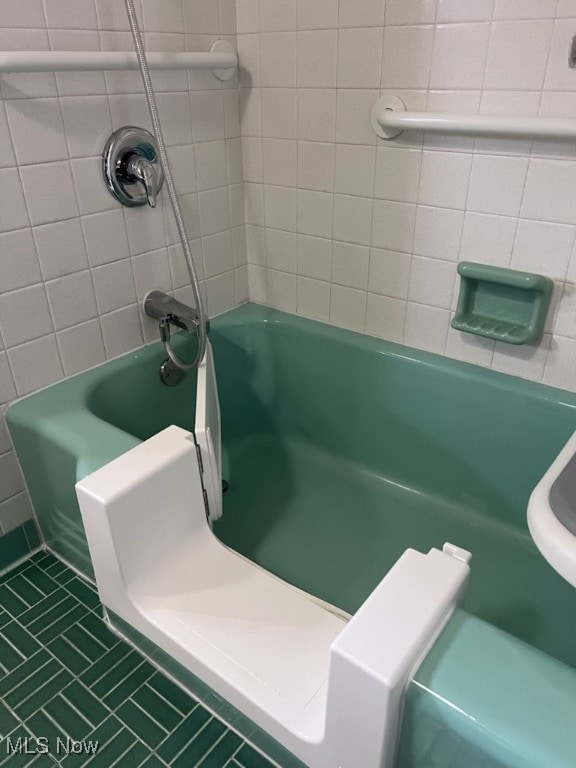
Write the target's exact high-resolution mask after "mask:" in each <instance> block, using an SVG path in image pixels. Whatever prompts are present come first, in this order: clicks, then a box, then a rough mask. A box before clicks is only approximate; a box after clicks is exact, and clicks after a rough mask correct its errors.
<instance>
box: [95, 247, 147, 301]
mask: <svg viewBox="0 0 576 768" xmlns="http://www.w3.org/2000/svg"><path fill="white" fill-rule="evenodd" d="M92 280H93V282H94V292H95V293H96V301H97V302H98V312H99V313H100V314H105V313H106V312H112V311H114V310H115V309H120V308H121V307H125V306H127V305H129V304H134V303H135V302H136V301H137V300H139V299H142V298H143V296H136V290H135V288H134V276H133V273H132V265H131V262H130V259H124V260H123V261H116V262H114V263H112V264H105V265H104V266H102V267H94V269H93V270H92Z"/></svg>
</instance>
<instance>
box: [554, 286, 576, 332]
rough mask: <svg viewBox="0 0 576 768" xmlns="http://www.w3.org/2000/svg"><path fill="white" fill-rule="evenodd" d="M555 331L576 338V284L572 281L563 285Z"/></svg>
mask: <svg viewBox="0 0 576 768" xmlns="http://www.w3.org/2000/svg"><path fill="white" fill-rule="evenodd" d="M554 333H555V334H558V335H559V336H568V337H570V338H576V285H574V283H572V282H569V283H565V284H564V286H563V289H562V298H561V301H560V306H559V308H558V314H557V316H556V322H555V324H554Z"/></svg>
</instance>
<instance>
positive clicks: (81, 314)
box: [46, 270, 98, 331]
mask: <svg viewBox="0 0 576 768" xmlns="http://www.w3.org/2000/svg"><path fill="white" fill-rule="evenodd" d="M46 292H47V294H48V301H49V302H50V311H51V313H52V317H53V319H54V327H55V328H56V330H57V331H60V330H62V329H63V328H69V327H70V326H71V325H77V324H78V323H83V322H84V321H86V320H90V319H92V318H93V317H96V315H97V314H98V313H97V311H96V299H95V297H94V286H93V285H92V276H91V274H90V272H89V271H88V270H86V271H84V272H75V273H74V274H72V275H65V276H64V277H59V278H57V279H56V280H50V281H48V282H47V283H46Z"/></svg>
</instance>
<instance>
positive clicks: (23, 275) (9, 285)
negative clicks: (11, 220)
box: [0, 229, 42, 291]
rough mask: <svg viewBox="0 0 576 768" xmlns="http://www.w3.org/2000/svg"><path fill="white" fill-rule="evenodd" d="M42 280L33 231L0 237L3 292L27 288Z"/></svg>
mask: <svg viewBox="0 0 576 768" xmlns="http://www.w3.org/2000/svg"><path fill="white" fill-rule="evenodd" d="M41 280H42V273H41V272H40V265H39V263H38V256H37V254H36V248H35V245H34V238H33V237H32V230H30V229H18V230H16V231H15V232H7V233H5V234H3V235H0V285H1V286H2V290H3V291H13V290H16V289H17V288H25V287H26V286H27V285H33V284H34V283H39V282H40V281H41Z"/></svg>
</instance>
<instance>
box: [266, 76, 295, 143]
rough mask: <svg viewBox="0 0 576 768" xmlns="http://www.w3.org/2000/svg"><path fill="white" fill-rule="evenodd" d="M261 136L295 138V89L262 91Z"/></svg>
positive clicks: (268, 89)
mask: <svg viewBox="0 0 576 768" xmlns="http://www.w3.org/2000/svg"><path fill="white" fill-rule="evenodd" d="M262 135H263V136H266V137H268V138H277V139H295V138H296V89H294V88H263V89H262Z"/></svg>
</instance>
